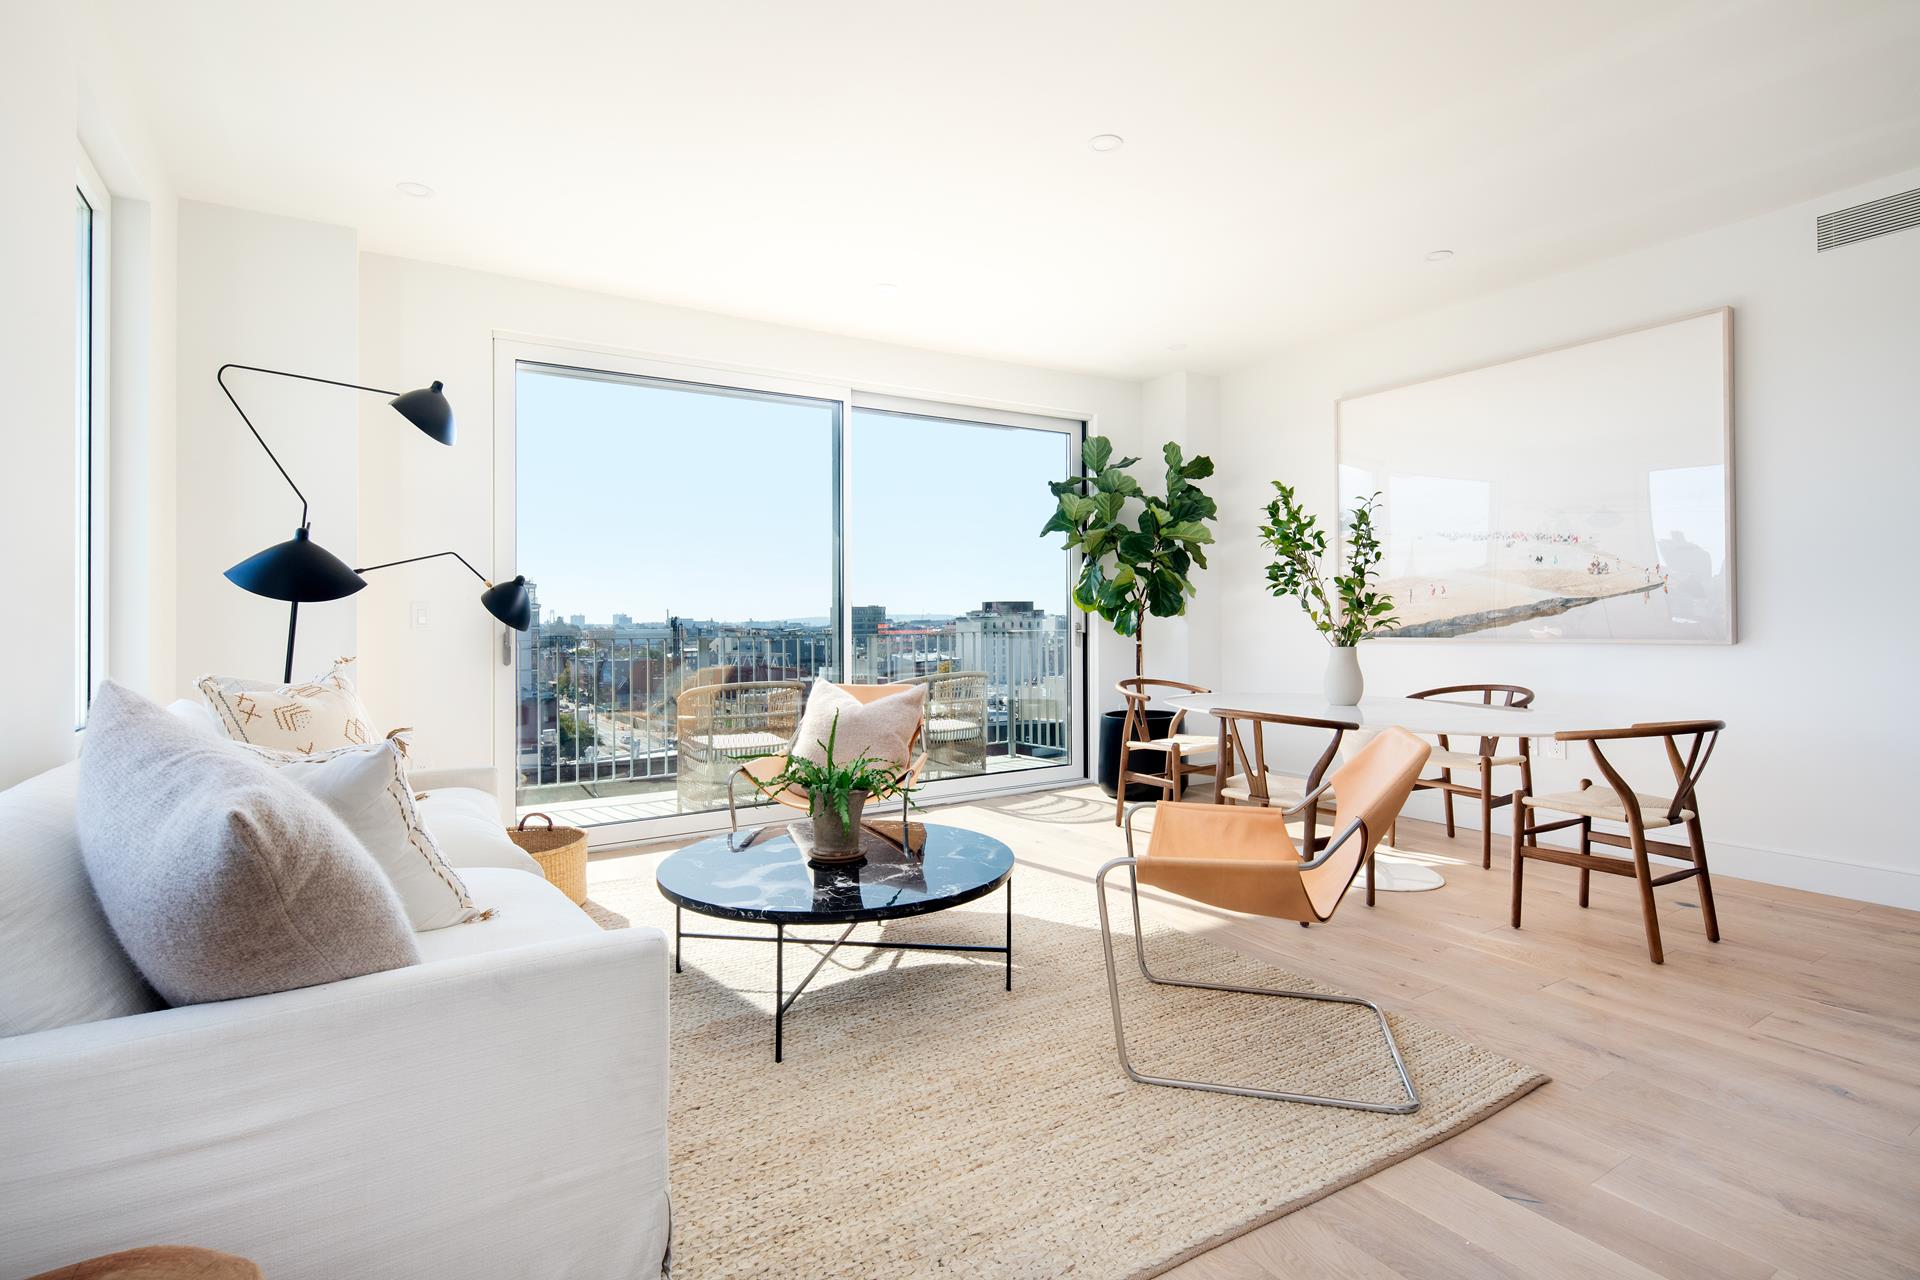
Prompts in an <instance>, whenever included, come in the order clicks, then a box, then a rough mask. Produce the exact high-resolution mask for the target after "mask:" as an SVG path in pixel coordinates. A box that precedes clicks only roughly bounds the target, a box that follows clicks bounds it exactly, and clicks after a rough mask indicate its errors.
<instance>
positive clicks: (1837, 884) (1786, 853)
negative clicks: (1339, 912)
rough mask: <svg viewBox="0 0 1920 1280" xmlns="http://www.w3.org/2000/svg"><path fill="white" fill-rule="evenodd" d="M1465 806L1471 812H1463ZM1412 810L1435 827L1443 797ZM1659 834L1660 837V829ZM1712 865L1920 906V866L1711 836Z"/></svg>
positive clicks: (1501, 832)
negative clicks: (1873, 860) (1864, 859)
mask: <svg viewBox="0 0 1920 1280" xmlns="http://www.w3.org/2000/svg"><path fill="white" fill-rule="evenodd" d="M1428 804H1431V805H1432V813H1431V815H1429V814H1426V813H1418V812H1415V811H1417V810H1420V809H1424V808H1426V807H1427V805H1428ZM1477 805H1478V802H1477V801H1470V802H1468V804H1467V805H1465V806H1457V807H1456V808H1455V811H1454V829H1455V830H1457V831H1460V832H1469V831H1470V832H1478V831H1479V830H1480V827H1479V825H1478V823H1477V822H1473V821H1468V820H1467V819H1469V818H1473V819H1477V818H1478V817H1479V816H1480V814H1479V810H1478V807H1477ZM1462 808H1466V809H1467V810H1468V811H1467V812H1462V811H1461V809H1462ZM1408 809H1409V813H1408V816H1409V817H1412V818H1413V819H1414V820H1415V821H1417V822H1430V823H1432V824H1433V825H1435V826H1439V825H1440V823H1441V817H1440V805H1439V802H1438V800H1437V799H1435V798H1433V797H1432V796H1430V795H1426V796H1416V797H1415V798H1414V800H1413V801H1412V802H1411V803H1410V804H1409V806H1408ZM1493 828H1494V841H1495V845H1496V847H1499V846H1500V845H1501V844H1502V842H1504V841H1506V840H1508V839H1509V838H1510V837H1511V835H1512V831H1513V828H1512V827H1511V826H1509V825H1508V823H1507V815H1506V812H1505V810H1497V811H1496V812H1495V813H1494V819H1493ZM1710 829H1711V828H1709V830H1710ZM1654 838H1656V839H1657V838H1659V837H1658V835H1657V834H1656V836H1655V837H1654ZM1549 841H1550V842H1551V837H1549ZM1707 865H1708V866H1709V867H1711V868H1712V869H1713V873H1714V875H1716V876H1734V877H1738V878H1739V879H1742V880H1757V881H1759V882H1760V883H1762V884H1772V885H1779V886H1780V887H1781V888H1784V889H1804V890H1806V891H1807V892H1809V893H1822V894H1826V895H1827V896H1829V897H1834V898H1848V899H1851V900H1853V901H1856V902H1871V903H1876V904H1878V905H1880V906H1886V907H1901V908H1904V909H1905V910H1908V911H1920V868H1909V867H1895V866H1889V865H1887V864H1886V863H1879V862H1855V861H1850V860H1848V859H1845V858H1835V857H1832V856H1830V855H1827V854H1819V853H1801V852H1798V851H1795V850H1791V849H1770V848H1767V847H1765V846H1762V845H1743V844H1731V843H1728V842H1727V841H1724V840H1715V839H1712V838H1711V837H1709V839H1708V840H1707Z"/></svg>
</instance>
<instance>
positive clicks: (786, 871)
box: [655, 822, 1013, 1062]
mask: <svg viewBox="0 0 1920 1280" xmlns="http://www.w3.org/2000/svg"><path fill="white" fill-rule="evenodd" d="M902 835H903V832H902V827H901V824H900V823H898V822H892V823H885V822H873V823H869V824H867V825H865V826H863V827H862V829H861V840H862V843H861V851H862V853H863V854H864V855H865V856H864V857H863V858H862V859H861V860H860V861H858V862H842V863H835V864H832V865H825V864H820V863H813V862H809V861H807V859H806V856H805V855H804V854H803V853H802V852H801V849H800V846H799V845H797V844H795V843H794V839H793V837H792V836H791V835H790V834H788V832H787V828H786V826H784V825H779V824H776V825H774V826H770V827H762V828H760V829H759V830H757V831H741V832H737V833H735V834H733V835H730V836H725V835H723V836H714V837H712V838H710V839H707V840H702V841H700V842H699V843H698V844H691V845H688V846H687V847H686V848H684V849H681V850H679V851H677V852H675V853H671V854H668V855H667V857H666V858H665V859H664V860H663V861H662V862H661V863H660V869H659V871H658V872H657V873H655V874H656V879H657V880H658V882H659V885H660V892H661V894H662V895H663V896H665V897H666V899H667V900H668V901H669V902H671V903H673V971H674V972H675V973H679V972H680V943H681V940H682V939H684V938H707V939H714V940H717V941H727V942H771V943H773V944H774V946H773V1060H774V1061H775V1062H779V1061H780V1060H781V1057H782V1054H783V1051H784V1039H785V1032H786V1015H787V1010H788V1009H789V1008H791V1007H792V1005H793V1002H794V1001H795V1000H797V999H799V998H800V993H801V992H802V991H804V990H806V987H807V983H809V982H811V981H812V980H813V978H814V975H815V974H817V973H819V972H820V969H821V966H823V965H825V964H826V962H827V961H828V960H829V959H831V958H832V956H833V953H834V951H835V950H837V949H838V948H840V947H876V948H880V949H883V950H888V951H953V952H988V953H991V954H994V955H1004V956H1005V957H1006V989H1007V990H1008V991H1011V990H1013V850H1011V849H1009V848H1007V846H1006V845H1004V844H1002V843H1000V842H999V841H998V840H995V839H993V838H992V837H991V836H983V835H981V834H980V833H979V832H977V831H965V830H962V829H961V828H959V827H940V826H933V825H931V824H923V823H918V822H916V823H914V824H913V826H912V829H911V844H912V848H911V849H909V848H908V847H907V845H906V843H905V842H904V841H903V839H902ZM1002 885H1005V886H1006V890H1007V941H1006V945H1005V946H999V947H990V946H979V945H964V944H960V943H953V944H946V943H935V942H886V941H881V942H856V941H853V940H851V939H850V938H849V936H848V935H850V934H851V933H852V932H853V931H854V929H855V928H856V927H858V926H859V925H862V924H866V923H869V922H871V921H876V920H898V919H901V918H903V917H906V916H919V915H926V914H928V913H929V912H933V911H944V910H946V909H947V908H948V907H957V906H959V905H960V904H961V903H963V902H972V901H973V900H974V899H975V898H981V897H985V896H986V895H987V894H989V893H992V892H993V891H994V890H995V889H998V888H1000V887H1001V886H1002ZM683 909H684V910H686V911H693V912H697V913H698V914H700V915H704V916H714V917H717V918H719V919H722V920H742V921H751V922H754V923H758V924H770V925H772V926H773V936H772V937H767V936H765V935H763V934H741V933H688V932H685V931H684V930H682V929H681V927H680V913H681V911H682V910H683ZM833 924H843V925H845V926H846V928H845V929H843V930H842V931H841V933H840V936H839V937H838V938H823V937H796V936H794V935H792V934H790V933H789V932H788V929H789V928H790V927H791V926H795V925H799V926H806V925H833ZM822 944H827V952H826V954H825V955H823V956H821V957H820V959H819V960H818V961H817V962H816V963H815V964H814V966H813V968H812V969H811V970H809V971H808V973H807V976H806V977H804V978H802V979H801V980H800V985H799V986H797V987H795V988H794V989H793V990H792V992H790V993H789V992H787V991H786V964H785V957H786V953H787V948H788V947H789V946H794V945H799V946H819V945H822Z"/></svg>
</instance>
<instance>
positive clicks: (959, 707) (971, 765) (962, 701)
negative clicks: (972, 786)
mask: <svg viewBox="0 0 1920 1280" xmlns="http://www.w3.org/2000/svg"><path fill="white" fill-rule="evenodd" d="M902 683H905V684H924V685H926V686H927V724H926V737H925V741H926V747H927V769H926V773H925V774H924V775H923V776H924V777H925V778H926V779H928V780H929V781H931V780H932V779H934V778H967V777H974V776H977V775H979V774H982V773H985V772H986V771H987V673H986V672H984V671H939V672H935V673H934V674H933V675H926V676H914V677H912V678H910V679H908V680H905V681H903V682H902Z"/></svg>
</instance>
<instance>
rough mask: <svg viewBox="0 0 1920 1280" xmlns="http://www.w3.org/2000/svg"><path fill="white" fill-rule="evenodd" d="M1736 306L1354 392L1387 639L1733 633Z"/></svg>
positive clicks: (1349, 473) (1349, 405)
mask: <svg viewBox="0 0 1920 1280" xmlns="http://www.w3.org/2000/svg"><path fill="white" fill-rule="evenodd" d="M1732 327H1733V316H1732V311H1731V310H1730V309H1728V308H1722V309H1720V310H1716V311H1711V312H1707V313H1705V314H1702V315H1697V316H1690V317H1688V318H1686V319H1683V320H1676V321H1672V322H1670V323H1665V324H1658V325H1652V326H1649V327H1647V328H1643V329H1637V330H1634V331H1632V332H1629V333H1624V334H1618V335H1615V336H1612V337H1607V338H1600V339H1596V340H1594V341H1591V342H1584V343H1580V344H1578V345H1574V346H1568V347H1562V348H1559V349H1557V350H1554V351H1548V352H1544V353H1541V354H1539V355H1533V356H1525V357H1522V358H1520V359H1517V360H1510V361H1506V362H1504V363H1501V364H1496V365H1490V366H1487V367H1485V368H1480V369H1473V370H1469V371H1467V372H1463V373H1455V374H1448V375H1446V376H1443V377H1438V378H1431V379H1428V380H1426V381H1423V382H1417V383H1413V384H1411V385H1408V386H1402V387H1395V388H1393V389H1391V390H1386V391H1377V392H1373V393H1370V394H1367V395H1360V396H1353V397H1350V398H1347V399H1344V400H1341V401H1340V402H1339V403H1338V404H1337V406H1336V408H1335V415H1336V424H1337V425H1336V433H1337V436H1338V456H1339V464H1338V465H1339V486H1340V487H1339V499H1340V506H1341V507H1342V508H1343V509H1348V508H1351V507H1352V506H1353V504H1354V502H1355V501H1356V500H1357V499H1359V498H1363V497H1365V496H1367V495H1369V494H1373V493H1378V494H1380V495H1381V503H1382V505H1381V510H1380V512H1379V513H1378V514H1377V516H1376V519H1377V520H1378V522H1379V526H1380V536H1381V542H1382V545H1383V546H1384V548H1385V552H1386V558H1385V560H1384V561H1383V562H1382V565H1381V569H1382V573H1383V575H1384V583H1383V586H1384V589H1385V590H1386V591H1387V592H1389V593H1391V595H1392V596H1393V599H1394V602H1395V605H1396V612H1397V613H1398V615H1399V617H1400V620H1401V625H1400V626H1399V627H1398V628H1397V629H1396V630H1394V631H1392V632H1390V633H1388V636H1387V637H1386V638H1400V639H1456V638H1457V639H1470V640H1473V639H1478V640H1507V641H1513V640H1521V641H1545V642H1552V641H1575V642H1592V641H1640V642H1651V643H1670V644H1730V643H1732V642H1733V640H1734V595H1733V509H1732V494H1731V487H1730V479H1731V470H1730V468H1731V463H1732V459H1731V456H1730V451H1731V448H1732V442H1731V413H1730V410H1731V406H1730V395H1731V392H1730V377H1729V374H1730V370H1731V363H1730V362H1731V359H1732Z"/></svg>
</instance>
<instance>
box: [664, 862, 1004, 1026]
mask: <svg viewBox="0 0 1920 1280" xmlns="http://www.w3.org/2000/svg"><path fill="white" fill-rule="evenodd" d="M1006 890H1007V941H1006V945H1005V946H1000V947H990V946H984V945H980V944H975V943H959V942H954V943H946V942H858V941H854V940H853V939H852V938H851V936H850V935H851V934H852V933H853V931H854V930H855V929H858V928H859V927H860V924H861V923H865V922H864V921H862V922H856V923H854V924H850V925H848V926H847V927H846V928H845V929H843V930H841V931H840V936H839V937H838V938H798V937H794V936H793V935H792V934H790V933H788V932H787V926H786V925H784V924H775V925H774V926H773V936H772V937H771V938H769V937H766V936H764V935H761V934H757V933H688V932H686V931H685V930H683V929H682V928H681V927H680V912H681V910H682V908H681V907H680V906H679V905H678V904H677V903H676V904H675V905H674V908H673V971H674V972H675V973H679V972H681V969H680V940H681V939H682V938H704V939H707V940H710V941H713V942H771V943H773V944H774V946H773V1060H774V1061H775V1062H779V1061H781V1060H782V1059H783V1058H784V1057H785V1050H786V1020H787V1010H788V1009H790V1008H792V1007H793V1002H794V1001H796V1000H798V999H799V998H800V993H801V992H802V991H805V990H806V989H807V984H808V983H809V982H812V981H813V979H814V976H815V975H816V974H818V973H819V972H820V970H821V969H822V968H823V967H825V965H826V963H827V961H829V960H831V959H833V953H834V952H836V951H838V950H839V949H840V948H841V947H868V948H871V949H874V950H879V951H949V952H954V953H957V954H981V953H985V954H988V955H996V956H1005V957H1006V989H1007V990H1008V991H1011V990H1013V880H1012V879H1011V878H1009V879H1008V880H1007V884H1006ZM874 923H884V921H876V922H874ZM796 946H797V947H818V946H825V947H826V948H827V950H826V953H825V954H823V955H822V956H821V957H820V958H819V959H818V960H816V961H815V962H814V965H813V968H811V969H809V970H807V976H806V977H804V978H802V979H800V985H799V986H797V987H795V988H794V989H793V990H792V991H791V992H788V991H787V990H786V956H787V948H788V947H796Z"/></svg>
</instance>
